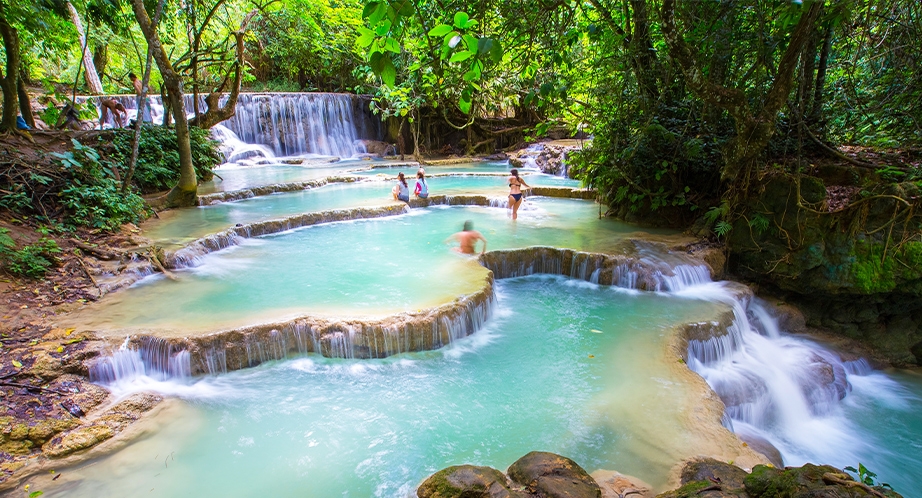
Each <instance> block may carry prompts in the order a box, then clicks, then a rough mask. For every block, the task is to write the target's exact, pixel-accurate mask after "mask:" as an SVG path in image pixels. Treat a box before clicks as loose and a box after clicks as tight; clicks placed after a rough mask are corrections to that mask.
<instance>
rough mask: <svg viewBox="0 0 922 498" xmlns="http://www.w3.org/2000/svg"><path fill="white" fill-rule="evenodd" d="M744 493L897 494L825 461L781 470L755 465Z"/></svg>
mask: <svg viewBox="0 0 922 498" xmlns="http://www.w3.org/2000/svg"><path fill="white" fill-rule="evenodd" d="M745 484H746V493H747V494H748V495H749V496H750V497H752V498H821V497H829V498H851V497H854V498H860V497H867V496H875V494H874V493H873V492H871V491H869V490H871V489H873V491H874V492H876V493H880V494H882V495H884V496H889V497H899V496H900V495H899V494H897V493H895V492H893V491H891V490H888V489H884V488H881V487H875V488H869V487H867V486H864V485H862V484H859V483H857V482H855V481H853V480H852V479H851V477H850V476H848V475H847V474H845V473H843V472H842V471H841V470H839V469H837V468H835V467H830V466H828V465H813V464H809V463H808V464H806V465H804V466H803V467H794V468H786V469H784V470H780V469H776V468H774V467H768V466H765V465H757V466H756V467H755V468H754V469H752V473H751V474H749V475H748V476H747V477H746V479H745Z"/></svg>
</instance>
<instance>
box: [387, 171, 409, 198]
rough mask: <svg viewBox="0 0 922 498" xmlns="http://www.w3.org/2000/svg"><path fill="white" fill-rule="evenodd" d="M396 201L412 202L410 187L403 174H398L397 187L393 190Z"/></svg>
mask: <svg viewBox="0 0 922 498" xmlns="http://www.w3.org/2000/svg"><path fill="white" fill-rule="evenodd" d="M391 193H392V194H393V195H394V200H395V201H403V202H410V186H409V185H407V179H406V177H405V176H403V172H400V173H397V185H394V188H393V189H392V190H391Z"/></svg>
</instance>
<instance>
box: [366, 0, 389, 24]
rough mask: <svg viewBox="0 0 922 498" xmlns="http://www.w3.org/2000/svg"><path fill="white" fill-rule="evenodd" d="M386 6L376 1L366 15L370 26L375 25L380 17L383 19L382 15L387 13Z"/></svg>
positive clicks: (379, 20)
mask: <svg viewBox="0 0 922 498" xmlns="http://www.w3.org/2000/svg"><path fill="white" fill-rule="evenodd" d="M387 11H388V6H387V4H385V3H384V2H378V5H376V6H375V8H374V10H372V11H371V14H370V15H369V16H368V24H370V25H372V26H377V24H378V23H379V22H381V19H384V16H385V15H386V14H387Z"/></svg>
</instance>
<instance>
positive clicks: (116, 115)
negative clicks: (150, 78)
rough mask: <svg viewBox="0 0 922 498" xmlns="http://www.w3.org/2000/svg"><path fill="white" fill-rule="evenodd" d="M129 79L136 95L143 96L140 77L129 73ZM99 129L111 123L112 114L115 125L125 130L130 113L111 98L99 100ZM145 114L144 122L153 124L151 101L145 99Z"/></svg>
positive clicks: (143, 115)
mask: <svg viewBox="0 0 922 498" xmlns="http://www.w3.org/2000/svg"><path fill="white" fill-rule="evenodd" d="M128 79H130V80H131V86H132V87H134V91H135V94H137V95H138V96H140V95H142V93H143V89H142V86H141V80H139V79H138V76H137V75H136V74H134V73H128ZM99 108H100V113H99V127H100V128H102V127H103V126H104V125H105V123H107V122H108V121H109V114H112V120H113V121H115V124H116V125H117V126H118V127H119V128H124V127H125V124H126V122H127V120H128V111H127V110H126V109H125V106H124V105H122V103H121V102H119V101H118V100H115V99H113V98H110V97H106V98H102V99H100V100H99ZM142 108H143V112H142V113H141V115H142V121H144V122H151V121H152V117H151V107H150V99H149V98H145V99H144V102H143V103H142Z"/></svg>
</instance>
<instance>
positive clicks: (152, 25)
mask: <svg viewBox="0 0 922 498" xmlns="http://www.w3.org/2000/svg"><path fill="white" fill-rule="evenodd" d="M144 18H146V19H147V21H144ZM158 18H159V19H158ZM154 21H156V22H154ZM145 22H147V25H146V26H145ZM0 32H2V34H3V41H4V44H3V54H2V57H3V62H4V64H3V66H2V67H3V69H4V73H3V77H2V78H0V83H2V84H0V88H2V90H3V93H4V103H5V105H4V120H3V126H4V127H5V129H11V128H12V123H13V120H14V119H15V116H16V109H17V108H18V107H19V106H18V105H17V104H18V102H17V101H16V100H15V96H16V95H17V93H19V91H20V90H19V88H18V87H20V86H22V87H25V88H31V89H39V92H44V93H45V94H46V95H47V96H48V97H49V98H51V97H53V95H55V94H58V95H60V94H66V93H67V92H68V90H69V89H72V87H73V86H75V83H76V86H77V87H78V88H76V89H73V91H74V93H81V94H87V93H130V92H131V91H132V87H131V82H130V81H129V80H128V77H127V75H128V74H129V73H131V72H134V73H136V74H139V75H140V74H142V73H144V70H145V67H146V66H147V65H148V64H147V62H146V60H145V59H146V55H147V48H148V46H149V43H152V42H155V43H156V44H157V45H158V46H160V47H161V48H162V51H161V52H162V57H158V56H157V55H156V54H154V56H153V60H154V63H153V64H152V69H151V71H150V88H152V89H153V91H155V92H156V91H160V92H161V93H163V94H164V95H165V96H166V95H171V94H173V93H182V92H186V93H192V94H195V95H208V94H215V95H217V94H218V93H221V92H228V91H232V90H233V89H234V88H235V87H234V83H235V82H237V81H238V80H239V86H241V87H242V88H243V89H244V90H253V91H266V90H269V91H333V92H352V93H359V94H367V95H371V96H372V97H373V98H372V101H371V104H370V105H371V107H372V110H373V111H374V112H375V113H377V114H378V115H379V116H380V117H381V118H382V119H389V120H397V122H398V123H399V128H398V130H404V129H405V128H404V126H405V125H407V126H408V129H409V132H410V135H411V136H413V141H414V144H416V145H417V146H418V145H419V141H420V140H419V137H418V136H419V134H420V123H422V122H427V123H437V128H435V129H438V130H442V131H441V133H442V134H443V135H445V136H446V137H447V136H448V135H449V134H454V136H457V137H463V138H464V141H465V143H466V151H467V152H476V151H477V148H478V147H480V146H483V148H484V149H482V150H480V152H491V150H485V149H488V148H489V147H491V146H494V147H498V145H499V144H500V143H507V142H505V141H502V140H499V141H497V137H503V136H507V137H513V136H521V137H523V138H526V139H528V138H532V139H533V138H537V137H540V136H543V135H544V134H545V133H546V132H547V131H548V130H549V129H565V130H568V133H570V134H583V135H586V136H591V137H592V138H593V140H592V141H591V145H589V146H588V147H587V148H586V149H585V150H584V152H583V153H582V154H581V155H579V157H577V158H575V163H576V168H575V169H574V170H573V171H574V172H575V174H576V175H577V176H579V177H580V178H581V179H583V180H584V181H585V182H586V183H588V184H590V185H592V186H595V187H598V188H599V189H600V191H601V192H602V194H603V197H604V198H605V200H606V201H608V202H609V204H611V205H619V204H622V205H626V206H628V207H629V208H630V209H634V210H637V209H643V210H651V209H652V210H654V211H655V210H657V209H659V208H661V207H664V206H665V207H677V208H681V209H680V210H679V211H681V213H684V214H680V215H679V217H680V218H683V219H684V218H689V217H693V216H694V214H693V211H694V209H695V208H697V207H699V206H700V207H713V206H715V205H717V204H718V203H719V202H720V200H721V197H726V196H727V192H732V191H733V190H734V189H739V188H743V189H745V187H746V185H748V182H749V181H750V180H751V179H752V178H753V175H754V174H755V175H757V173H758V172H759V171H760V169H761V168H764V167H765V166H766V165H768V164H771V163H773V162H779V163H785V164H787V163H789V162H790V158H792V157H804V156H807V155H809V154H815V153H819V154H832V155H834V154H837V153H838V154H841V152H840V151H839V149H838V148H837V147H838V146H839V145H842V144H848V145H855V146H862V147H876V148H893V147H901V148H909V149H913V148H917V147H919V146H920V145H922V106H920V102H922V78H920V74H922V51H920V50H919V49H918V42H917V40H919V39H920V35H922V6H920V5H919V4H918V3H917V2H902V1H898V0H844V1H805V2H791V1H772V2H762V1H707V2H700V1H694V2H689V1H676V0H623V1H618V2H616V1H612V0H585V1H538V2H534V1H522V0H513V1H502V2H500V1H495V0H466V1H461V0H458V1H428V0H417V1H411V0H371V1H366V2H361V1H357V0H160V1H159V2H158V1H156V0H144V1H142V0H73V1H67V0H39V1H36V2H12V1H10V0H0ZM152 37H156V38H157V40H153V39H152ZM81 40H82V41H81ZM84 55H86V56H84ZM91 66H92V68H91ZM11 73H15V74H11ZM91 74H95V75H97V76H98V80H99V85H101V88H96V85H95V84H94V83H93V82H92V81H90V76H91ZM171 81H172V82H173V87H174V88H173V90H170V88H169V87H170V82H171ZM23 91H24V90H23ZM174 97H176V96H174ZM215 98H217V97H215ZM20 100H21V99H20ZM59 100H60V99H59ZM173 100H175V98H173V99H171V101H173ZM193 102H194V103H193V105H194V107H195V108H194V109H189V110H184V112H189V113H194V114H195V116H196V118H195V119H194V120H193V121H192V122H191V123H192V124H193V125H194V126H203V127H209V126H211V125H212V124H213V123H215V122H217V120H220V119H221V118H224V117H226V116H227V115H228V113H232V112H233V109H232V108H230V109H225V110H224V112H223V113H221V112H217V111H214V112H213V111H212V110H208V113H211V114H207V113H206V109H200V108H199V104H198V102H199V101H198V99H195V100H194V101H193ZM215 102H217V100H215ZM176 105H178V106H179V107H182V103H181V102H177V104H176ZM215 107H216V105H215ZM209 109H211V107H210V106H209ZM48 112H51V111H48ZM206 114H207V115H206ZM182 115H185V114H182ZM438 127H441V128H438ZM178 131H179V130H178ZM178 135H180V137H181V136H182V135H183V133H182V132H181V131H179V133H178ZM424 141H425V143H424V144H423V145H424V146H426V147H429V148H433V147H436V146H437V145H438V142H439V141H438V140H433V139H432V138H431V137H430V138H429V139H428V140H424ZM509 142H514V140H511V139H510V141H509ZM797 161H799V160H795V161H794V162H795V163H796V162H797ZM795 166H802V165H796V164H795ZM186 170H189V171H191V167H187V168H186V169H185V170H184V171H186ZM189 174H191V173H189ZM689 213H691V214H689Z"/></svg>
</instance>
